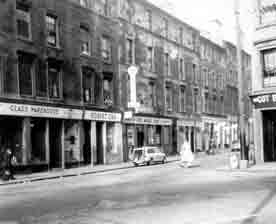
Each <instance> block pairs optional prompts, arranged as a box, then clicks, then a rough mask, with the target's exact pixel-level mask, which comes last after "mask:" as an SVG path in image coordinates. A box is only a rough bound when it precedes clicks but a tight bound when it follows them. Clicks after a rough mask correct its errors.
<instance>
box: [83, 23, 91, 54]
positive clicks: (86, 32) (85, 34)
mask: <svg viewBox="0 0 276 224" xmlns="http://www.w3.org/2000/svg"><path fill="white" fill-rule="evenodd" d="M80 36H81V54H84V55H91V51H90V37H89V29H88V28H87V27H85V26H83V25H81V26H80Z"/></svg>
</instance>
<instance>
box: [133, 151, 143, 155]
mask: <svg viewBox="0 0 276 224" xmlns="http://www.w3.org/2000/svg"><path fill="white" fill-rule="evenodd" d="M142 155H143V150H135V151H134V156H138V157H140V156H142Z"/></svg>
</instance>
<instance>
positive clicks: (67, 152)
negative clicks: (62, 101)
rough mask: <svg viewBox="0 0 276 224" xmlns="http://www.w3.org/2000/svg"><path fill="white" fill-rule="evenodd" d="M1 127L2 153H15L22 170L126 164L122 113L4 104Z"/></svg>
mask: <svg viewBox="0 0 276 224" xmlns="http://www.w3.org/2000/svg"><path fill="white" fill-rule="evenodd" d="M83 113H84V114H83ZM0 124H1V125H0V144H1V150H3V149H5V148H7V147H10V148H11V149H12V150H13V151H14V153H15V155H16V158H17V161H18V166H17V169H19V170H26V169H27V170H30V171H31V172H37V171H41V170H46V169H60V168H62V169H64V168H72V167H79V166H83V165H94V164H106V163H116V162H122V161H123V152H122V125H121V114H120V113H111V112H100V111H90V110H86V111H83V110H78V109H67V108H59V107H49V106H37V105H26V104H11V103H0Z"/></svg>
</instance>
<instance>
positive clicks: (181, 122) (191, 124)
mask: <svg viewBox="0 0 276 224" xmlns="http://www.w3.org/2000/svg"><path fill="white" fill-rule="evenodd" d="M176 124H177V126H181V127H198V128H201V127H202V122H199V121H189V120H178V121H177V123H176Z"/></svg>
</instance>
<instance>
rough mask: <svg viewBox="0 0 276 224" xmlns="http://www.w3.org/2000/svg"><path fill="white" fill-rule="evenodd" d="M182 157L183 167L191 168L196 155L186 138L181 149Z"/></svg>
mask: <svg viewBox="0 0 276 224" xmlns="http://www.w3.org/2000/svg"><path fill="white" fill-rule="evenodd" d="M180 156H181V166H184V167H186V168H189V167H190V166H191V165H192V162H193V161H194V159H195V158H194V154H193V152H192V150H191V146H190V143H189V141H188V140H187V139H186V138H185V139H184V142H183V144H182V145H181V149H180Z"/></svg>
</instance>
